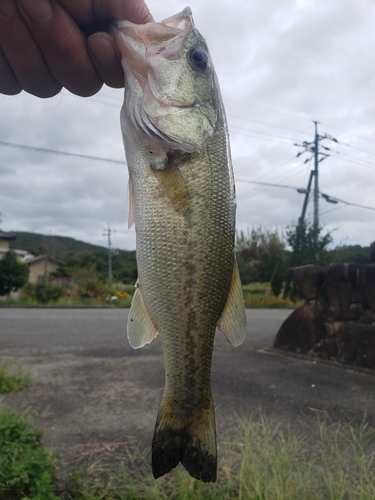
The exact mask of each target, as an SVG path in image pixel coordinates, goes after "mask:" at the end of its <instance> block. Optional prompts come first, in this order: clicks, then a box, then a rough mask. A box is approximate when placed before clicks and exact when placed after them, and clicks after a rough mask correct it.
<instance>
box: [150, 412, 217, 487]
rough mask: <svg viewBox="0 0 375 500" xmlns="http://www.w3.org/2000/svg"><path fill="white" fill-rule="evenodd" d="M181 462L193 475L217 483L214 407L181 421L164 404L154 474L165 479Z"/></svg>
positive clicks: (157, 430)
mask: <svg viewBox="0 0 375 500" xmlns="http://www.w3.org/2000/svg"><path fill="white" fill-rule="evenodd" d="M179 462H181V463H182V465H183V466H184V467H185V469H186V470H187V472H188V473H189V474H190V476H192V477H194V478H196V479H199V480H200V481H203V482H205V483H214V482H215V481H216V469H217V454H216V430H215V412H214V407H213V404H212V405H211V406H210V408H209V409H208V410H206V411H204V412H199V416H198V417H194V418H189V419H188V420H187V421H182V420H180V419H179V418H178V417H177V416H176V415H171V411H170V410H169V411H166V410H165V408H164V406H163V405H162V407H161V409H160V411H159V414H158V418H157V420H156V425H155V431H154V438H153V441H152V472H153V474H154V477H155V479H157V478H158V477H160V476H164V474H167V473H168V472H170V471H171V470H172V469H173V468H174V467H176V466H177V465H178V463H179Z"/></svg>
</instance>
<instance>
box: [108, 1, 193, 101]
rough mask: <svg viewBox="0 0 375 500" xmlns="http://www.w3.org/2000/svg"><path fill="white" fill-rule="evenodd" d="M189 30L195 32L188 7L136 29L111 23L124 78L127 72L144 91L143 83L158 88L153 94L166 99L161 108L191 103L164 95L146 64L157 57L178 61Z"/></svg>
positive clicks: (134, 25)
mask: <svg viewBox="0 0 375 500" xmlns="http://www.w3.org/2000/svg"><path fill="white" fill-rule="evenodd" d="M191 29H194V21H193V17H192V12H191V9H190V7H186V8H185V9H184V10H183V11H182V12H180V13H178V14H175V15H174V16H171V17H169V18H167V19H164V20H163V21H162V22H160V23H156V22H150V23H147V24H143V25H138V24H133V23H131V22H130V21H114V22H113V23H112V34H113V35H114V37H115V38H116V41H117V45H118V47H119V49H120V52H121V55H122V59H123V66H124V70H125V76H126V73H127V70H130V71H131V73H132V74H133V76H134V77H135V78H136V79H137V81H138V83H139V84H140V86H141V87H142V89H143V90H144V88H145V86H146V83H148V84H149V85H150V87H151V88H152V87H157V90H158V91H157V92H156V94H157V95H164V96H165V100H164V99H163V101H164V102H163V104H164V105H168V106H173V107H177V108H189V107H191V106H193V105H194V102H191V103H186V102H181V101H178V100H176V99H173V98H172V97H171V96H169V95H167V94H166V92H165V91H164V90H163V88H162V87H161V86H160V84H159V82H158V81H157V79H156V78H155V76H154V75H153V71H152V68H151V66H150V64H149V61H150V59H152V58H156V57H163V58H165V59H170V60H173V59H178V58H179V57H181V54H182V52H183V51H184V44H185V41H186V38H187V36H188V34H189V32H190V31H191ZM126 66H127V68H126Z"/></svg>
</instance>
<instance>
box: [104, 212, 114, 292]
mask: <svg viewBox="0 0 375 500" xmlns="http://www.w3.org/2000/svg"><path fill="white" fill-rule="evenodd" d="M115 232H116V230H115V229H111V227H110V225H109V222H108V229H104V233H103V236H108V281H109V283H112V248H111V234H112V233H115Z"/></svg>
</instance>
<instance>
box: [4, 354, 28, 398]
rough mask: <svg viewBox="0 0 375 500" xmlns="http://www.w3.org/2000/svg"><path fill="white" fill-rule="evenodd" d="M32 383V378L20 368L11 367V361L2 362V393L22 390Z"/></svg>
mask: <svg viewBox="0 0 375 500" xmlns="http://www.w3.org/2000/svg"><path fill="white" fill-rule="evenodd" d="M31 385H32V382H31V379H30V377H29V376H28V375H25V374H23V373H22V372H21V370H20V369H19V368H18V369H16V370H14V368H10V366H9V363H5V362H0V394H7V393H8V392H14V391H22V390H23V389H26V388H27V387H30V386H31Z"/></svg>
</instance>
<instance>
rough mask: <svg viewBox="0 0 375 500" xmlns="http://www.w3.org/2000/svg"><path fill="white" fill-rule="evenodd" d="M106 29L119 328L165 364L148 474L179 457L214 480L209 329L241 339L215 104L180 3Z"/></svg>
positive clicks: (224, 131)
mask: <svg viewBox="0 0 375 500" xmlns="http://www.w3.org/2000/svg"><path fill="white" fill-rule="evenodd" d="M113 32H114V37H115V40H116V43H117V45H118V48H119V50H120V52H121V56H122V67H123V70H124V76H125V93H124V104H123V106H122V109H121V129H122V135H123V141H124V147H125V155H126V160H127V164H128V169H129V198H128V200H129V226H132V225H133V223H135V231H136V258H137V266H138V280H137V283H136V289H135V293H134V295H133V298H132V303H131V308H130V311H129V316H128V322H127V335H128V339H129V342H130V345H131V346H132V347H133V348H135V349H137V348H140V347H142V346H144V345H146V344H149V343H150V342H152V340H153V339H154V338H155V337H156V336H157V335H159V336H160V339H161V343H162V348H163V354H164V365H165V386H164V391H163V396H162V401H161V406H160V410H159V413H158V416H157V420H156V425H155V430H154V436H153V441H152V472H153V475H154V477H155V478H159V477H161V476H163V475H165V474H167V473H168V472H170V471H171V470H172V469H173V468H175V467H176V466H177V465H178V464H179V462H181V463H182V465H183V466H184V468H185V469H186V471H187V472H188V473H189V474H190V475H191V476H192V477H194V478H196V479H198V480H201V481H203V482H215V481H216V476H217V446H216V425H215V411H214V402H213V398H212V392H211V386H210V375H211V362H212V353H213V344H214V337H215V330H216V327H218V328H219V329H220V330H221V331H222V332H223V333H224V334H225V336H226V337H227V339H228V340H229V342H230V343H231V344H232V345H233V346H238V345H240V344H241V343H242V342H243V340H244V338H245V336H246V316H245V309H244V300H243V293H242V288H241V281H240V276H239V271H238V266H237V262H236V256H235V252H234V241H235V211H236V199H235V186H234V177H233V169H232V163H231V154H230V144H229V134H228V128H227V122H226V117H225V111H224V106H223V101H222V97H221V94H220V89H219V84H218V79H217V76H216V74H215V70H214V67H213V63H212V58H211V56H210V53H209V50H208V47H207V43H206V41H205V39H204V38H203V37H202V35H201V34H200V33H199V31H198V30H197V29H196V27H195V25H194V21H193V16H192V12H191V9H190V8H189V7H187V8H185V9H184V10H183V11H182V12H180V13H179V14H176V15H174V16H172V17H169V18H168V19H165V20H164V21H162V22H160V23H158V22H149V23H147V24H144V25H136V24H133V23H131V22H129V21H117V22H116V23H115V27H114V31H113Z"/></svg>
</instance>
